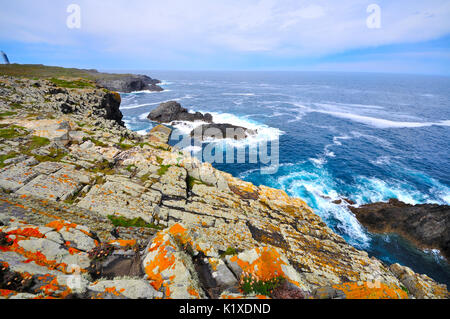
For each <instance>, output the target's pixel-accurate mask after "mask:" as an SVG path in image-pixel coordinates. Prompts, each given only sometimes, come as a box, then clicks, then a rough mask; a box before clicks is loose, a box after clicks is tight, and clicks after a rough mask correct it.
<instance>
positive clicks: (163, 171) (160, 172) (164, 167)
mask: <svg viewBox="0 0 450 319" xmlns="http://www.w3.org/2000/svg"><path fill="white" fill-rule="evenodd" d="M171 166H172V165H161V167H160V168H159V169H158V171H157V174H158V175H159V176H163V175H165V174H166V173H167V171H168V170H169V167H171Z"/></svg>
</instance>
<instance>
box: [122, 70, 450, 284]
mask: <svg viewBox="0 0 450 319" xmlns="http://www.w3.org/2000/svg"><path fill="white" fill-rule="evenodd" d="M141 73H142V72H141ZM145 73H146V74H148V75H149V76H151V77H154V78H158V79H160V80H162V81H163V83H162V87H164V89H165V91H164V92H160V93H151V92H145V91H144V92H135V93H130V94H122V98H123V102H122V106H121V110H122V112H123V114H124V117H125V122H126V125H127V127H129V128H130V129H132V130H134V131H139V132H140V133H145V132H147V131H148V130H149V129H151V128H152V127H153V126H154V124H153V123H151V122H149V121H148V120H147V119H146V117H147V115H148V113H149V112H150V111H151V110H152V109H154V108H155V107H157V106H158V105H159V104H160V103H161V102H164V101H170V100H175V101H178V102H179V103H181V104H182V106H184V107H185V108H187V109H189V110H191V111H200V112H210V113H211V114H212V115H213V117H214V121H215V122H223V123H231V124H235V125H241V126H245V127H249V128H254V129H257V130H258V135H257V136H255V137H252V138H251V139H249V140H247V141H239V142H237V141H229V142H225V143H229V144H230V145H231V146H232V147H234V148H238V149H239V148H244V149H245V150H250V147H251V146H252V144H258V143H261V141H268V145H272V144H271V143H273V141H275V140H279V169H278V171H277V172H276V173H275V174H269V175H267V174H261V171H260V164H258V163H257V164H252V163H249V162H246V163H241V164H237V163H233V164H225V163H224V164H219V163H215V164H214V166H215V167H216V168H218V169H221V170H223V171H227V172H229V173H231V174H233V175H234V176H237V177H240V178H242V179H244V180H247V181H250V182H252V183H254V184H256V185H261V184H264V185H267V186H271V187H275V188H279V189H283V190H285V191H286V192H287V193H288V194H289V195H291V196H295V197H301V198H302V199H304V200H305V201H306V202H307V203H308V204H309V205H310V206H311V207H312V208H313V209H314V210H315V212H316V213H317V214H318V215H320V216H321V217H322V218H323V220H324V221H325V222H326V223H327V224H328V226H330V227H331V228H332V229H333V230H334V231H335V232H336V233H338V234H339V235H341V236H343V237H344V238H345V239H346V240H347V242H348V243H349V244H351V245H353V246H355V247H357V248H359V249H363V250H365V251H367V252H368V253H369V254H370V255H372V256H376V257H377V258H379V259H381V260H383V261H384V262H386V263H388V264H391V263H396V262H398V263H400V264H403V265H406V266H409V267H411V268H412V269H413V270H414V271H416V272H418V273H425V274H427V275H428V276H430V277H432V278H434V279H435V280H438V281H440V282H442V283H446V284H447V285H450V266H449V265H448V263H447V262H446V261H445V260H444V259H443V257H442V256H441V255H440V254H439V252H438V251H434V250H428V251H422V250H418V249H416V248H414V247H413V246H412V245H411V244H409V243H408V242H406V241H404V240H402V239H401V238H399V237H397V236H395V235H375V234H371V233H369V232H368V231H367V230H366V229H365V228H364V227H363V226H361V225H360V224H359V222H358V221H357V220H356V218H355V217H354V215H353V214H352V213H351V212H350V211H349V209H348V208H347V207H346V206H345V205H344V204H335V203H333V202H335V201H336V200H339V199H344V198H346V199H350V200H352V201H354V202H356V203H357V204H358V205H360V204H365V203H372V202H378V201H387V200H389V199H390V198H397V199H399V200H401V201H403V202H406V203H411V204H419V203H439V204H447V205H450V78H449V77H438V76H415V75H387V74H367V73H320V72H317V73H305V72H172V71H171V72H161V71H155V72H145ZM176 128H178V132H181V133H183V134H187V133H189V131H190V130H191V129H192V127H191V126H189V125H187V124H186V125H177V126H176ZM176 142H177V141H172V144H175V143H176ZM212 143H216V144H217V145H218V146H217V147H218V148H220V147H222V148H223V146H224V145H223V144H224V142H223V141H222V142H218V141H215V142H214V141H213V142H212ZM204 147H205V145H203V148H204ZM185 150H188V151H192V152H193V154H194V155H195V154H200V155H201V154H202V152H201V150H202V149H201V148H200V149H199V148H198V147H187V148H185Z"/></svg>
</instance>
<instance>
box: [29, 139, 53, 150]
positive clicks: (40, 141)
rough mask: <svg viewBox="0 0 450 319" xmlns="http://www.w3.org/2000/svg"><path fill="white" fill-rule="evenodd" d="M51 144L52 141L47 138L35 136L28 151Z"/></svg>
mask: <svg viewBox="0 0 450 319" xmlns="http://www.w3.org/2000/svg"><path fill="white" fill-rule="evenodd" d="M48 144H50V140H49V139H48V138H45V137H39V136H33V137H32V138H31V142H30V143H28V144H27V147H28V149H30V150H34V149H36V148H39V147H43V146H47V145H48Z"/></svg>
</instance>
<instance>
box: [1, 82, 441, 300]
mask: <svg viewBox="0 0 450 319" xmlns="http://www.w3.org/2000/svg"><path fill="white" fill-rule="evenodd" d="M33 83H36V82H33V81H30V80H18V79H12V78H0V90H2V93H4V94H3V95H1V96H0V113H1V114H2V115H1V117H2V118H1V119H0V133H1V135H0V136H1V138H0V156H1V157H0V187H1V191H0V230H1V233H0V261H1V262H3V264H2V265H3V267H1V268H0V269H2V270H1V276H2V277H1V282H0V283H1V287H0V289H1V290H0V292H1V294H0V295H1V296H2V297H3V298H48V297H52V298H70V297H76V298H111V299H117V298H133V299H135V298H267V297H272V298H369V297H373V298H448V292H447V289H446V287H445V285H440V284H438V283H436V282H434V281H433V280H432V279H430V278H428V277H426V276H423V275H418V274H414V273H413V272H412V271H410V270H408V269H406V268H402V266H400V267H393V266H391V267H388V266H387V265H385V264H383V263H382V262H381V261H379V260H378V259H376V258H373V257H372V258H370V257H369V256H368V254H367V253H366V252H364V251H359V250H357V249H355V248H354V247H352V246H350V245H349V244H347V243H346V242H345V240H344V239H343V238H342V237H340V236H338V235H336V234H335V233H333V231H332V230H331V229H330V228H328V227H327V226H326V224H325V223H324V222H323V221H322V220H321V218H320V217H318V216H317V215H316V214H314V212H313V211H312V210H311V208H310V207H308V205H306V203H305V202H304V201H302V200H301V199H299V198H291V197H289V196H288V195H287V194H286V193H285V192H283V191H281V190H276V189H272V188H269V187H265V186H259V187H257V186H255V185H253V184H251V183H248V182H244V181H242V180H240V179H237V178H234V177H233V176H231V175H230V174H227V173H224V172H221V171H218V170H216V169H214V168H213V167H212V165H211V164H208V163H202V162H200V161H198V160H197V159H195V158H192V157H190V156H189V154H185V153H183V152H182V151H180V150H178V149H174V148H173V147H171V146H169V145H167V142H168V140H169V137H170V129H169V128H167V127H164V126H160V127H157V128H155V129H154V130H152V132H151V133H150V135H149V136H145V137H142V136H139V135H138V134H135V133H133V132H130V131H129V130H127V129H125V128H123V127H122V126H120V125H119V124H118V123H117V121H114V120H109V119H106V118H105V116H104V115H105V114H106V113H107V112H103V111H101V109H100V110H99V112H98V114H93V113H91V115H90V116H86V114H89V112H90V111H92V110H93V109H95V108H100V106H98V105H96V104H95V105H92V104H91V103H98V101H97V100H96V99H94V98H93V97H94V96H96V94H97V93H96V92H95V89H92V88H85V89H66V91H64V92H65V93H57V94H63V95H64V97H65V98H69V97H70V99H72V98H75V96H78V97H79V98H80V99H81V98H82V97H83V98H88V97H91V98H92V100H89V99H88V100H86V101H84V102H82V103H83V104H82V105H83V106H84V107H85V108H86V109H84V108H83V109H80V110H77V111H74V112H62V111H61V109H60V107H59V104H57V103H56V102H55V97H54V96H51V95H49V96H48V97H46V98H44V99H42V98H43V96H44V97H45V94H44V95H43V94H42V93H40V92H39V90H38V89H37V88H36V91H34V89H32V88H35V86H34V85H33ZM38 83H39V84H40V85H41V87H43V88H44V90H45V87H46V86H47V85H48V84H47V82H45V81H42V83H41V81H38ZM48 86H50V85H48ZM53 89H55V90H58V91H59V89H58V88H57V87H53ZM93 90H94V91H93ZM16 92H20V93H16ZM47 92H48V91H47ZM104 93H105V94H110V93H106V92H104ZM61 98H63V97H61ZM19 100H20V101H22V102H21V104H20V105H15V104H13V102H11V101H19ZM89 101H92V102H89ZM80 102H81V101H80ZM55 103H56V104H55ZM14 106H15V107H14ZM13 107H14V108H13ZM54 107H55V108H54ZM36 111H39V112H38V114H36V113H35V112H36ZM102 115H103V116H102ZM42 117H46V118H42ZM51 117H54V118H53V119H52V118H51ZM58 125H59V126H58ZM49 127H50V128H52V129H50V130H49V129H48V128H49ZM54 128H55V131H54ZM59 130H61V131H59ZM70 265H73V266H72V267H71V268H72V269H75V270H76V271H79V276H78V274H76V276H75V277H73V276H72V275H73V273H71V272H73V271H72V270H69V269H68V266H70ZM67 276H69V277H67ZM124 276H125V277H124ZM5 278H6V279H5ZM254 280H256V281H261V282H262V286H264V287H265V286H267V285H269V286H270V285H271V286H270V287H273V288H274V289H273V290H270V291H269V290H265V291H262V290H261V289H260V288H255V286H254V284H253V282H254ZM8 282H11V284H10V285H7V284H8ZM74 282H76V284H73V283H74ZM41 287H44V288H42V289H40V288H41Z"/></svg>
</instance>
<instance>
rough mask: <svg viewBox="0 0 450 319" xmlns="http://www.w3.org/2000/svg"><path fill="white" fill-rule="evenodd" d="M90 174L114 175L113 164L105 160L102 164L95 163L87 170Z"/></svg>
mask: <svg viewBox="0 0 450 319" xmlns="http://www.w3.org/2000/svg"><path fill="white" fill-rule="evenodd" d="M88 171H89V172H91V173H102V174H105V175H112V174H114V163H110V162H108V161H107V160H103V161H102V162H98V163H95V166H94V167H91V168H89V169H88Z"/></svg>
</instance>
